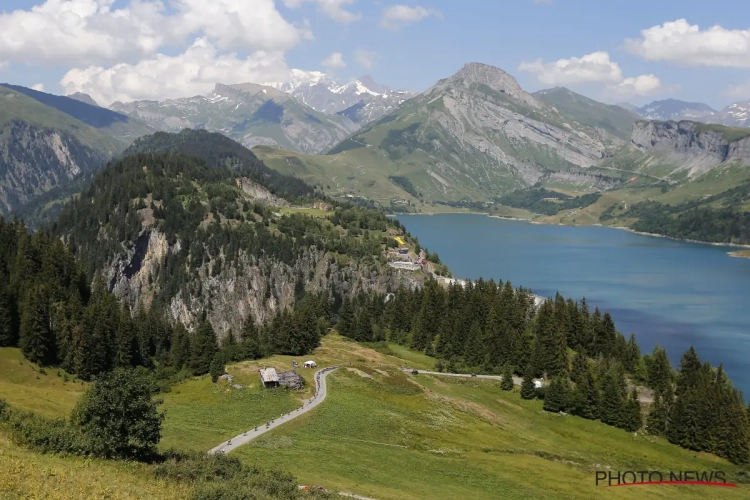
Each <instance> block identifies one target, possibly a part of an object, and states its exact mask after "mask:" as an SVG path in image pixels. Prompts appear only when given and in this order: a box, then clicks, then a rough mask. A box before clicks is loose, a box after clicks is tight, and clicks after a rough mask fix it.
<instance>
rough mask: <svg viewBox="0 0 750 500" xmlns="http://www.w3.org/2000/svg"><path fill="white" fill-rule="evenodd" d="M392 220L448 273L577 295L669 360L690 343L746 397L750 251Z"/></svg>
mask: <svg viewBox="0 0 750 500" xmlns="http://www.w3.org/2000/svg"><path fill="white" fill-rule="evenodd" d="M398 219H399V220H400V221H401V223H402V224H404V226H405V227H406V229H407V231H409V232H410V233H411V234H412V235H413V236H416V237H417V238H418V239H419V242H420V243H421V244H422V245H423V246H425V247H427V248H428V249H429V250H430V251H431V252H437V253H438V254H439V255H440V259H441V260H442V261H443V262H444V263H445V264H447V265H448V267H449V268H450V269H451V271H452V273H453V274H454V276H455V277H457V278H468V279H477V278H480V277H481V278H484V279H490V278H492V279H495V280H496V281H497V280H499V279H501V280H503V281H507V280H510V281H511V282H512V283H513V285H514V286H523V287H524V288H531V289H532V291H533V292H534V293H536V294H537V295H541V296H545V297H547V296H554V294H555V292H556V291H559V292H560V293H561V294H563V295H564V296H565V297H572V298H574V299H576V300H579V299H580V298H581V297H586V300H587V301H588V302H589V304H590V305H591V310H592V311H593V307H594V306H599V308H600V309H602V310H604V311H609V312H610V313H611V314H612V317H613V318H614V320H615V324H616V325H617V329H618V330H619V331H621V332H622V333H623V334H625V336H626V337H627V336H629V335H630V333H631V332H634V333H635V335H636V338H637V339H638V343H639V345H640V346H641V351H642V352H643V353H644V354H645V353H647V352H651V351H652V350H653V348H654V346H655V345H656V344H659V345H661V346H662V347H664V348H665V349H667V354H668V355H669V358H670V360H671V361H672V363H673V365H674V366H677V363H678V362H679V359H680V357H681V356H682V353H683V352H684V351H686V350H687V349H688V348H689V347H690V346H691V345H692V346H694V347H695V349H696V350H697V352H698V355H699V356H700V358H701V360H702V361H710V362H711V364H713V365H718V364H719V363H723V365H724V368H725V369H726V371H727V373H728V374H729V376H730V377H731V378H732V380H733V381H734V384H735V386H736V387H738V388H740V389H742V390H743V392H744V394H745V397H746V398H747V397H748V396H750V259H741V258H735V257H730V256H729V255H727V252H728V251H731V250H732V249H731V248H727V247H717V246H711V245H702V244H698V243H687V242H681V241H674V240H669V239H666V238H657V237H652V236H644V235H639V234H634V233H630V232H628V231H623V230H620V229H613V228H605V227H568V226H546V225H539V224H529V223H526V222H522V221H513V220H504V219H497V218H491V217H487V216H483V215H468V214H450V215H448V214H446V215H434V216H423V215H409V216H399V217H398Z"/></svg>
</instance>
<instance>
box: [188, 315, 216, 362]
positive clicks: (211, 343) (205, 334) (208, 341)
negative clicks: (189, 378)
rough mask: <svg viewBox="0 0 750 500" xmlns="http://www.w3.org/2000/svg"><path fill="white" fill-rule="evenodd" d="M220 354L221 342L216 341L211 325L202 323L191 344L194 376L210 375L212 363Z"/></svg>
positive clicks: (205, 322)
mask: <svg viewBox="0 0 750 500" xmlns="http://www.w3.org/2000/svg"><path fill="white" fill-rule="evenodd" d="M217 352H219V342H218V340H217V339H216V333H215V332H214V329H213V327H212V326H211V323H209V322H208V321H205V320H204V321H202V322H201V323H200V324H199V325H198V328H197V329H196V332H195V334H194V335H193V338H192V339H191V342H190V368H191V370H192V371H193V374H194V375H203V374H206V373H208V370H209V368H210V366H211V361H212V360H213V359H214V356H215V355H216V353H217Z"/></svg>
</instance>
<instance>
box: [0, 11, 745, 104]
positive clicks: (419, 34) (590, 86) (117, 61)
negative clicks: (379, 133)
mask: <svg viewBox="0 0 750 500" xmlns="http://www.w3.org/2000/svg"><path fill="white" fill-rule="evenodd" d="M470 61H477V62H483V63H487V64H492V65H494V66H498V67H500V68H503V69H505V70H506V71H508V72H509V73H511V74H513V75H514V76H516V78H517V79H518V80H519V82H520V83H521V85H522V86H523V87H524V88H526V89H527V90H531V91H533V90H538V89H541V88H546V87H552V86H565V87H569V88H571V89H573V90H576V91H579V92H581V93H584V94H586V95H588V96H590V97H593V98H595V99H600V100H604V101H607V102H618V101H627V102H631V103H635V104H642V103H645V102H649V101H651V100H653V99H662V98H667V97H673V98H678V99H683V100H688V101H700V102H705V103H707V104H709V105H711V106H713V107H715V108H720V107H723V106H724V105H726V104H728V103H730V102H734V101H737V100H748V99H750V9H748V8H747V5H746V1H740V0H713V1H711V2H698V1H696V0H658V1H657V0H648V1H645V0H628V1H624V0H623V1H621V0H614V1H604V0H494V1H489V0H461V1H458V0H417V2H416V3H412V2H408V3H400V2H399V0H395V1H393V0H276V1H274V0H0V81H4V82H8V83H14V84H18V85H24V86H28V87H32V86H34V87H35V88H37V89H41V90H44V91H46V92H51V93H58V94H62V93H72V92H75V91H82V92H86V93H89V94H91V95H92V96H93V97H94V98H95V99H97V101H99V102H100V104H105V105H108V104H110V103H111V102H113V101H116V100H121V101H129V100H135V99H163V98H169V97H185V96H191V95H196V94H204V93H206V92H209V91H210V90H211V88H213V85H214V83H217V82H221V83H242V82H248V81H252V82H269V81H278V80H283V79H285V77H286V75H288V70H289V69H290V68H300V69H304V70H319V71H325V72H327V73H330V74H332V75H334V76H335V77H337V78H340V79H342V80H347V79H350V78H353V77H356V76H360V75H363V74H367V73H369V74H371V75H373V76H374V77H375V79H376V80H377V81H380V82H382V83H384V84H387V85H390V86H392V87H397V88H405V89H410V90H416V91H421V90H424V89H426V88H428V87H429V86H430V85H432V84H434V83H435V82H436V81H437V80H439V79H440V78H445V77H447V76H449V75H451V74H452V73H454V72H455V71H457V70H458V69H460V67H461V66H462V65H463V64H464V63H466V62H470Z"/></svg>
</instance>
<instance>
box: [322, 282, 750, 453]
mask: <svg viewBox="0 0 750 500" xmlns="http://www.w3.org/2000/svg"><path fill="white" fill-rule="evenodd" d="M338 321H339V322H338V324H337V330H338V331H339V332H340V333H341V334H343V335H346V336H348V337H351V338H353V339H355V340H358V341H361V342H381V341H393V342H397V343H399V344H402V345H406V346H408V347H410V348H413V349H418V350H420V351H423V352H424V353H426V354H427V355H430V356H433V357H435V358H436V367H437V369H438V370H441V371H442V370H445V371H448V372H458V373H468V372H476V373H492V374H502V375H503V377H504V378H505V380H504V383H503V384H501V386H502V387H501V389H502V390H506V391H507V390H512V389H513V386H512V384H511V383H510V380H511V378H510V376H511V374H512V373H517V374H519V375H523V377H524V382H523V384H522V385H521V397H523V398H525V399H533V398H537V397H541V398H543V399H544V409H545V410H547V411H552V412H561V411H562V412H567V413H571V414H573V415H577V416H580V417H583V418H587V419H593V420H601V421H602V422H603V423H605V424H608V425H613V426H616V427H619V428H622V429H625V430H628V431H631V432H635V431H638V430H641V429H643V428H644V427H645V428H646V430H648V431H649V432H650V433H652V434H654V435H660V436H665V437H666V438H667V439H668V440H669V441H670V442H672V443H674V444H677V445H679V446H682V447H684V448H688V449H691V450H697V451H708V452H711V453H715V454H717V455H719V456H722V457H725V458H727V459H729V460H731V461H732V462H734V463H746V462H748V461H749V460H750V423H749V416H748V413H750V409H749V408H746V407H745V403H744V398H743V396H742V394H741V392H740V391H738V390H737V389H736V388H734V387H733V386H732V383H731V381H730V380H729V379H728V378H727V377H726V374H725V373H724V371H723V369H722V367H721V366H719V367H718V368H714V367H712V366H711V365H710V363H701V362H700V361H699V359H698V355H697V354H696V352H695V350H694V349H693V348H690V350H688V351H687V352H686V353H685V354H684V355H683V357H682V360H681V362H680V365H679V369H678V370H676V371H674V370H673V369H672V367H671V366H670V362H669V359H668V358H667V354H666V352H665V351H664V349H662V348H661V347H659V346H656V348H655V349H654V351H653V353H652V354H650V355H649V354H647V355H643V356H642V355H641V351H640V348H639V346H638V344H637V343H636V340H635V335H633V334H631V335H630V337H629V338H628V339H627V340H626V339H625V337H624V336H623V335H622V334H621V333H620V332H618V331H617V329H616V327H615V323H614V321H613V320H612V317H611V316H610V315H609V313H606V312H604V313H603V312H601V311H600V310H599V309H598V308H594V311H593V312H591V311H590V309H589V305H588V304H587V302H586V300H585V299H581V300H580V301H578V302H576V301H574V300H572V299H566V298H564V297H563V296H561V295H560V294H559V293H558V294H557V295H556V297H555V298H554V299H553V300H546V301H543V302H542V303H541V304H538V305H537V304H535V299H534V296H533V295H532V294H531V292H530V291H529V290H525V289H523V288H518V289H514V288H513V286H512V285H511V283H509V282H505V283H495V282H493V281H484V280H481V279H480V280H478V281H476V282H474V283H471V282H469V283H468V285H466V286H461V285H460V284H453V285H450V286H448V287H447V289H446V288H443V287H441V286H440V285H438V283H437V282H435V281H429V282H427V283H426V284H425V286H424V287H423V288H421V289H416V290H412V291H410V290H405V289H400V290H398V291H397V292H396V293H395V296H394V297H393V298H392V299H391V300H389V301H386V300H385V297H384V296H379V295H377V294H364V293H360V294H358V295H356V296H355V297H353V298H348V297H347V298H345V299H344V301H343V304H342V307H341V310H340V312H339V320H338ZM540 376H543V377H544V378H545V379H547V380H549V381H550V383H549V384H548V385H547V387H546V388H545V389H544V390H536V389H535V388H534V384H533V379H534V377H540ZM637 386H641V387H647V388H648V389H650V390H652V391H653V392H654V403H653V404H652V405H651V409H650V411H649V412H648V414H647V416H646V417H645V418H644V413H645V412H644V408H643V407H642V405H641V403H640V401H639V396H638V391H637V389H636V387H637Z"/></svg>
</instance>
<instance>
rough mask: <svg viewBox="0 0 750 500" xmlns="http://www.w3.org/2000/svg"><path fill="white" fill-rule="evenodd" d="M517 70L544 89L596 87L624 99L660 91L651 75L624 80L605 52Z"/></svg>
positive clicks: (535, 63) (525, 64)
mask: <svg viewBox="0 0 750 500" xmlns="http://www.w3.org/2000/svg"><path fill="white" fill-rule="evenodd" d="M518 70H519V71H524V72H527V73H531V74H533V75H534V76H535V77H536V79H537V80H539V82H541V83H543V84H545V85H556V86H557V85H582V84H587V83H598V84H604V85H606V86H607V87H608V88H609V89H610V90H614V91H615V92H617V93H618V94H623V95H651V94H653V93H655V92H657V91H658V90H660V89H661V81H660V80H659V79H658V78H657V77H656V76H654V75H640V76H636V77H628V78H625V77H623V75H622V68H620V65H619V64H617V63H616V62H614V61H612V60H611V59H610V58H609V54H608V53H607V52H604V51H599V52H592V53H591V54H587V55H585V56H583V57H571V58H570V59H559V60H557V61H555V62H552V63H545V62H543V61H542V60H541V59H537V60H536V61H533V62H522V63H521V64H520V65H519V67H518Z"/></svg>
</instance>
